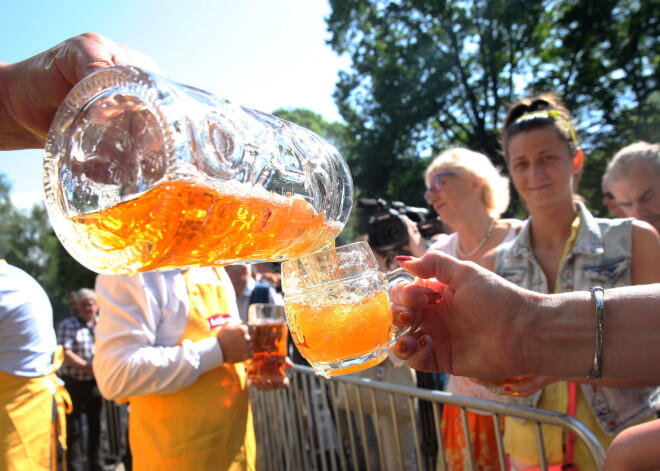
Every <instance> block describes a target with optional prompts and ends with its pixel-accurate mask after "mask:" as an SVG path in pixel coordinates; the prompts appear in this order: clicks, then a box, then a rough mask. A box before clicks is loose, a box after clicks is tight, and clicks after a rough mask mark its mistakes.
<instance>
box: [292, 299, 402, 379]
mask: <svg viewBox="0 0 660 471" xmlns="http://www.w3.org/2000/svg"><path fill="white" fill-rule="evenodd" d="M285 303H286V313H287V318H288V320H289V325H290V326H291V336H292V338H293V341H294V342H295V344H296V346H297V347H298V350H299V351H300V353H301V355H302V356H303V357H305V358H306V359H307V360H308V361H309V362H310V363H312V364H315V363H318V364H333V365H338V366H336V367H335V368H333V370H332V371H331V372H330V374H331V375H342V374H347V373H352V372H355V371H360V370H363V369H366V368H369V367H370V366H373V365H376V364H378V363H380V362H381V361H383V359H384V358H385V356H386V355H387V351H388V349H389V347H390V344H391V342H392V338H393V333H394V332H393V328H392V310H391V307H390V301H389V297H388V294H387V292H386V291H385V290H384V289H383V290H382V291H376V292H375V293H374V294H371V295H367V296H364V297H360V296H359V295H355V296H351V297H348V298H346V299H345V300H344V301H337V298H335V297H334V296H328V294H327V292H326V293H323V292H318V293H312V294H310V296H309V297H298V298H295V299H292V300H287V301H285ZM294 329H295V331H294ZM359 358H369V359H367V360H365V361H363V362H360V363H359V364H355V363H354V362H348V363H346V364H345V366H343V367H342V366H339V365H342V362H343V361H344V360H347V359H359Z"/></svg>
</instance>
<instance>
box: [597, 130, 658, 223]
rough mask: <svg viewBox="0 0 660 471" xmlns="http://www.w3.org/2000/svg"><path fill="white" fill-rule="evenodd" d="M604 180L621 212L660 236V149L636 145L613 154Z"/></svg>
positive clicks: (641, 144) (651, 145)
mask: <svg viewBox="0 0 660 471" xmlns="http://www.w3.org/2000/svg"><path fill="white" fill-rule="evenodd" d="M606 179H607V183H608V185H609V188H610V191H611V192H612V194H613V195H614V198H615V199H616V202H617V203H618V205H619V207H620V208H621V210H622V211H623V212H624V214H625V215H626V216H628V217H634V218H636V219H640V220H642V221H646V222H648V223H649V224H651V225H652V226H653V227H655V229H656V231H658V232H660V145H659V144H650V143H648V142H643V141H640V142H636V143H634V144H631V145H629V146H626V147H624V148H623V149H621V150H620V151H619V152H617V153H616V155H615V156H614V158H613V159H612V161H611V162H610V163H609V164H608V166H607V172H606Z"/></svg>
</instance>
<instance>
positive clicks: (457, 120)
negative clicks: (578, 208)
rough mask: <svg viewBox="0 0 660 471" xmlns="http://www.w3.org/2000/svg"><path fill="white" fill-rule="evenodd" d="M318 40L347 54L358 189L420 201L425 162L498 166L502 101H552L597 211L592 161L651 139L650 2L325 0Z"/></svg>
mask: <svg viewBox="0 0 660 471" xmlns="http://www.w3.org/2000/svg"><path fill="white" fill-rule="evenodd" d="M330 5H331V7H332V13H331V15H330V17H329V18H328V20H327V21H328V29H329V31H330V32H331V34H332V36H331V39H330V40H329V44H330V45H331V46H332V47H333V49H334V50H335V51H336V52H337V53H339V54H344V53H345V54H349V55H350V56H351V58H352V70H350V71H346V72H342V73H341V74H340V81H339V84H338V86H337V89H336V92H335V99H336V101H337V103H338V106H339V109H340V112H341V114H342V116H343V118H344V119H345V120H346V122H347V125H348V128H349V129H350V130H351V132H353V133H354V141H352V142H353V148H352V149H351V150H350V151H349V152H348V153H349V154H351V155H359V156H360V159H359V161H358V162H354V161H352V163H354V165H352V166H351V169H352V171H353V176H354V179H355V183H356V186H357V187H359V188H360V191H362V192H367V193H370V194H372V195H374V196H382V197H385V198H388V199H401V200H404V201H406V202H408V203H410V204H421V203H422V198H421V193H422V192H421V189H422V180H421V175H420V173H421V170H422V169H423V168H424V167H425V166H426V164H427V159H426V158H427V157H429V156H431V155H434V154H435V153H437V152H438V151H439V150H441V149H444V148H447V147H450V146H456V145H460V146H466V147H469V148H472V149H474V150H477V151H481V152H484V153H485V154H487V155H489V156H490V157H491V158H492V159H493V160H494V161H495V163H496V164H500V165H502V163H503V162H502V158H501V154H500V148H499V145H498V139H497V137H498V134H497V132H498V127H499V125H500V122H501V120H502V119H503V116H504V114H505V112H506V107H507V105H508V104H509V103H512V102H514V101H515V100H517V99H518V98H520V97H521V96H523V95H526V94H530V93H532V92H537V91H554V92H556V93H558V94H559V95H561V96H563V98H564V100H565V101H566V103H567V105H568V106H569V108H570V109H571V110H572V111H573V112H574V114H575V115H576V122H577V124H578V126H577V127H578V133H579V134H580V135H581V137H582V138H583V139H584V147H585V151H586V153H587V156H588V157H589V158H590V160H589V164H588V166H587V168H586V175H585V177H584V179H583V182H584V185H583V188H586V191H583V193H585V194H584V196H586V197H587V199H588V200H590V202H591V204H592V206H596V207H598V206H600V202H599V200H598V198H597V197H598V191H597V190H598V188H599V186H600V185H599V183H600V176H601V173H602V170H603V167H604V165H605V161H606V159H607V158H608V157H609V156H611V155H612V153H613V152H614V151H616V150H617V149H618V148H619V147H621V146H622V145H623V144H625V143H627V142H629V141H631V140H634V139H649V140H656V139H657V131H656V130H657V124H658V103H659V99H658V92H657V91H656V89H657V84H658V62H659V60H658V56H657V52H656V49H657V37H658V36H659V35H660V31H659V27H660V26H659V25H660V22H658V21H657V18H658V17H660V11H658V10H659V8H660V7H659V5H658V3H657V2H652V1H650V0H641V1H633V0H618V1H617V0H587V1H579V0H525V1H523V0H472V1H461V2H448V1H443V0H437V1H430V0H398V1H394V0H390V1H387V0H330Z"/></svg>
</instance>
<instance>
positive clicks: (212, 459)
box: [129, 269, 256, 471]
mask: <svg viewBox="0 0 660 471" xmlns="http://www.w3.org/2000/svg"><path fill="white" fill-rule="evenodd" d="M189 273H190V272H186V273H185V274H184V278H185V280H186V288H187V290H188V296H189V298H190V313H189V318H188V324H187V326H186V329H185V331H184V332H183V334H182V335H181V338H180V339H179V341H178V344H179V345H180V344H181V343H182V341H183V340H184V339H189V340H192V341H198V340H202V339H205V338H208V337H210V336H214V335H215V334H216V333H217V331H218V329H219V327H220V325H218V324H217V322H211V321H210V320H209V318H211V317H214V316H216V315H217V314H225V313H229V312H231V311H232V309H230V307H229V305H228V303H227V298H226V296H224V295H223V293H224V292H225V290H233V286H232V285H231V282H230V281H229V277H228V276H227V275H226V273H225V271H224V270H222V269H219V270H216V273H217V275H218V278H219V279H220V280H221V281H222V285H221V286H218V285H212V284H195V283H193V282H192V281H191V279H190V277H189V276H188V275H189ZM216 318H217V316H216ZM211 324H213V327H211ZM129 401H130V412H129V437H130V446H131V451H132V454H133V466H134V467H135V470H136V471H142V470H157V471H168V470H172V471H181V470H195V471H204V470H232V471H233V470H245V469H249V470H254V469H255V468H254V461H255V453H256V446H255V439H254V430H253V428H252V414H251V411H250V407H249V403H248V395H247V389H246V374H245V366H244V365H243V364H224V365H222V366H220V367H218V368H215V369H213V370H210V371H208V372H206V373H204V374H203V375H202V376H200V378H199V379H198V380H197V381H196V382H195V383H194V384H192V385H191V386H189V387H188V388H186V389H183V390H181V391H178V392H176V393H172V394H153V395H149V396H134V397H131V398H130V399H129Z"/></svg>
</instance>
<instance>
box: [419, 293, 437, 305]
mask: <svg viewBox="0 0 660 471" xmlns="http://www.w3.org/2000/svg"><path fill="white" fill-rule="evenodd" d="M442 299H443V298H442V294H440V293H437V292H433V293H427V294H425V295H423V296H420V298H419V299H418V303H419V304H438V303H439V302H440V301H442Z"/></svg>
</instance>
